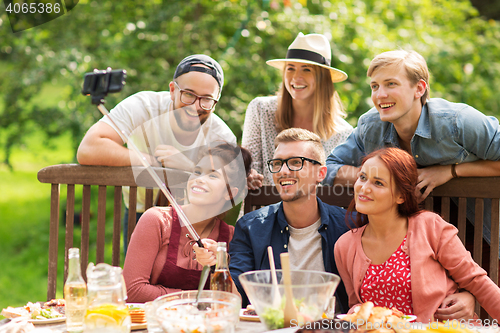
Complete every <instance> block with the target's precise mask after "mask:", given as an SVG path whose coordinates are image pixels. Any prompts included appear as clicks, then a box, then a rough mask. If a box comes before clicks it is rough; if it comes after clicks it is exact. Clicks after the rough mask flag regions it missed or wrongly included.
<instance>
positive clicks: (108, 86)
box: [82, 68, 204, 247]
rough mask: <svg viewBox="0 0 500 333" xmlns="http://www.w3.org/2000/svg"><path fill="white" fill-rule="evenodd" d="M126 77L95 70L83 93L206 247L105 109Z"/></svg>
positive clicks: (183, 222)
mask: <svg viewBox="0 0 500 333" xmlns="http://www.w3.org/2000/svg"><path fill="white" fill-rule="evenodd" d="M125 77H126V72H125V71H124V70H114V71H112V70H111V68H108V69H107V70H102V71H99V70H94V72H93V73H87V74H85V81H84V84H83V89H82V93H83V94H84V95H91V96H92V104H96V105H97V108H98V109H99V111H100V112H101V113H102V115H103V116H106V117H108V119H109V120H110V121H111V123H112V124H113V125H114V126H115V128H117V129H118V130H119V132H118V135H119V136H120V138H121V139H122V140H123V142H124V143H126V144H127V147H128V148H130V149H131V150H133V151H134V152H135V153H136V154H137V156H138V157H139V160H140V161H141V164H142V165H143V166H144V167H145V168H146V170H147V171H148V172H149V174H150V175H151V177H152V178H153V180H154V181H155V183H156V184H157V185H158V187H159V188H160V190H161V191H162V192H163V194H164V195H165V197H166V198H167V199H168V201H170V203H171V204H172V207H173V208H174V209H175V211H176V212H177V215H178V216H179V220H180V221H181V223H182V224H183V225H184V226H185V227H186V228H187V230H188V232H189V233H190V234H191V236H192V237H193V239H195V240H196V243H197V244H198V246H199V247H204V246H203V243H202V242H201V238H200V236H199V235H198V233H197V232H196V230H194V228H193V226H192V224H191V222H189V220H188V218H187V217H186V215H185V214H184V212H183V211H182V209H181V207H180V206H179V204H178V203H177V201H175V199H174V196H173V195H172V193H170V190H169V189H168V188H167V186H166V185H165V183H164V182H163V181H162V180H161V179H160V177H159V176H158V175H157V174H156V172H155V171H154V170H153V167H152V166H151V164H150V163H149V161H148V160H147V159H146V157H144V155H142V153H141V151H140V150H139V148H137V146H136V145H135V144H134V143H133V142H132V141H129V140H128V138H127V135H126V134H125V132H124V131H122V130H121V129H120V127H118V126H117V125H116V123H115V122H114V121H113V118H111V116H110V114H109V111H108V110H107V109H106V108H105V107H104V103H105V101H104V97H105V96H106V95H107V93H108V92H118V91H120V90H121V89H122V88H123V85H124V84H125Z"/></svg>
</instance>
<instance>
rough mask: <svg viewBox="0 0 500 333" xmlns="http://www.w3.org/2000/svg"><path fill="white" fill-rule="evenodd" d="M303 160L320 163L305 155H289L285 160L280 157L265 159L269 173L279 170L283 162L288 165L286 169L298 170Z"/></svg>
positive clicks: (300, 168) (302, 164)
mask: <svg viewBox="0 0 500 333" xmlns="http://www.w3.org/2000/svg"><path fill="white" fill-rule="evenodd" d="M304 161H308V162H311V163H312V164H318V165H321V163H319V162H318V161H315V160H311V159H310V158H307V157H290V158H287V159H286V160H282V159H280V158H275V159H272V160H269V161H267V166H268V167H269V171H270V172H271V173H277V172H280V171H281V168H282V167H283V164H285V163H286V166H287V167H288V170H290V171H300V170H302V168H303V167H304Z"/></svg>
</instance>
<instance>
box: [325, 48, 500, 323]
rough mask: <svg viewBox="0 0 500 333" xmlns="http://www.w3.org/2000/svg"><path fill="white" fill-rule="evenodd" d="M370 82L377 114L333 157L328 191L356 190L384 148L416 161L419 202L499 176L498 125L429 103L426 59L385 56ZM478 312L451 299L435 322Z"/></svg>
mask: <svg viewBox="0 0 500 333" xmlns="http://www.w3.org/2000/svg"><path fill="white" fill-rule="evenodd" d="M367 75H368V77H370V79H371V80H370V87H371V90H372V101H373V104H374V105H375V107H374V108H372V109H371V110H369V111H368V112H367V113H365V114H364V115H362V116H361V117H360V118H359V120H358V126H357V127H356V128H355V130H354V131H353V133H352V134H351V136H350V137H349V138H348V139H347V141H346V142H345V143H344V144H342V145H339V146H338V147H336V148H335V149H334V150H333V151H332V153H331V154H330V155H329V156H328V158H327V162H326V163H327V167H328V175H327V177H326V179H325V181H324V182H325V183H327V184H354V182H355V181H356V179H357V174H358V172H359V169H360V168H359V166H360V164H361V159H362V158H363V157H364V156H365V155H367V154H369V153H371V152H372V151H375V150H377V149H379V148H383V147H399V148H402V149H404V150H406V151H407V152H408V153H410V154H411V155H412V156H413V157H414V158H415V161H416V162H417V165H418V166H419V169H418V181H419V183H418V185H417V190H418V196H419V200H420V201H421V200H423V199H425V198H426V197H427V196H428V195H429V193H430V192H431V191H432V190H433V189H434V188H435V187H437V186H439V185H441V184H444V183H446V182H448V181H449V180H450V179H452V178H456V177H487V176H498V175H500V161H499V160H500V126H499V123H498V120H497V119H496V118H495V117H487V116H485V115H484V114H483V113H481V112H479V111H477V110H476V109H474V108H472V107H471V106H469V105H466V104H461V103H452V102H449V101H446V100H444V99H441V98H429V70H428V69H427V63H426V62H425V59H424V58H423V57H422V56H421V55H420V54H418V53H417V52H415V51H409V52H407V51H403V50H398V51H389V52H385V53H382V54H379V55H378V56H376V57H375V58H374V59H373V60H372V62H371V64H370V66H369V68H368V73H367ZM486 224H487V223H485V225H486ZM486 234H490V233H489V231H487V232H485V235H486ZM473 306H474V299H473V297H472V296H471V295H470V294H468V293H466V292H465V293H460V294H454V295H450V296H449V297H447V298H446V299H445V301H444V302H443V304H442V306H441V308H440V309H438V311H437V312H436V314H435V315H434V316H435V318H436V319H439V320H446V319H469V318H471V317H472V316H473V314H474V308H473Z"/></svg>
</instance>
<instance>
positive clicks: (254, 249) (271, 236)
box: [229, 199, 349, 313]
mask: <svg viewBox="0 0 500 333" xmlns="http://www.w3.org/2000/svg"><path fill="white" fill-rule="evenodd" d="M317 200H318V208H319V212H320V216H321V226H320V227H319V229H318V232H319V233H320V234H321V247H322V249H323V262H324V265H325V271H326V272H330V273H334V274H337V275H338V274H339V273H338V270H337V266H336V265H335V258H334V255H333V248H334V245H335V242H336V241H337V239H338V238H339V237H340V236H341V235H343V234H344V233H345V232H346V231H347V230H349V228H348V227H347V224H346V222H345V217H346V211H345V210H344V209H342V208H340V207H336V206H330V205H328V204H325V203H323V202H322V201H321V200H319V199H317ZM289 238H290V232H289V228H288V223H287V221H286V219H285V213H284V211H283V203H282V202H279V203H277V204H274V205H270V206H266V207H263V208H261V209H259V210H256V211H253V212H250V213H248V214H245V215H244V216H243V217H242V218H241V219H239V220H238V222H237V223H236V226H235V230H234V236H233V239H232V240H231V243H230V244H229V254H230V257H231V260H230V262H229V270H230V272H231V277H232V278H233V281H234V283H235V285H236V287H237V288H238V291H239V292H240V294H241V297H242V301H243V303H242V305H243V307H246V306H247V305H248V303H249V301H248V298H247V296H246V294H245V291H244V289H243V287H242V285H241V283H240V281H239V279H238V277H239V276H240V274H242V273H244V272H248V271H255V270H262V269H270V267H269V256H268V254H267V247H268V246H272V247H273V255H274V262H275V265H276V268H277V269H280V268H281V261H280V254H281V253H283V252H288V241H289ZM336 296H337V298H338V299H339V301H340V304H341V305H342V307H343V309H341V310H342V311H347V310H349V308H348V307H347V306H348V300H347V294H346V291H345V288H344V285H343V284H342V283H340V285H339V287H338V288H337V291H336ZM342 313H345V312H342Z"/></svg>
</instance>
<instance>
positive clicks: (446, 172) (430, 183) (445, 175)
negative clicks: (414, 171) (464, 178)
mask: <svg viewBox="0 0 500 333" xmlns="http://www.w3.org/2000/svg"><path fill="white" fill-rule="evenodd" d="M452 178H453V176H452V175H451V165H435V166H430V167H426V168H422V169H418V184H417V189H416V191H417V199H418V202H421V201H423V200H425V198H427V196H428V195H429V194H430V193H431V192H432V190H433V189H434V188H436V187H438V186H439V185H442V184H444V183H446V182H448V181H449V180H450V179H452ZM422 189H424V192H423V193H422Z"/></svg>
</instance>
